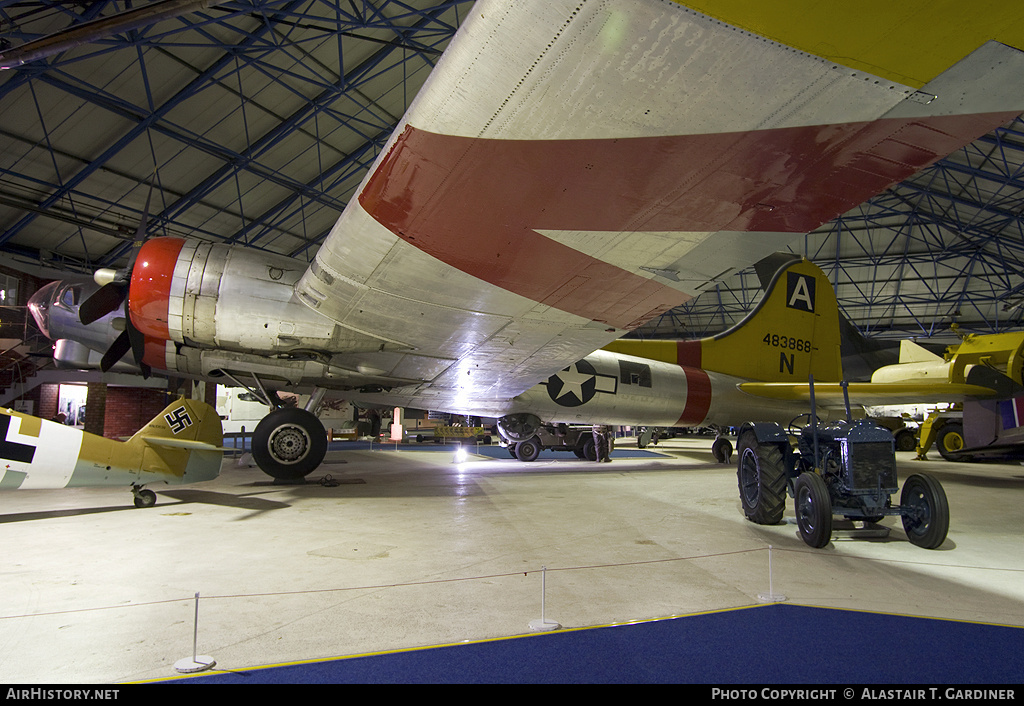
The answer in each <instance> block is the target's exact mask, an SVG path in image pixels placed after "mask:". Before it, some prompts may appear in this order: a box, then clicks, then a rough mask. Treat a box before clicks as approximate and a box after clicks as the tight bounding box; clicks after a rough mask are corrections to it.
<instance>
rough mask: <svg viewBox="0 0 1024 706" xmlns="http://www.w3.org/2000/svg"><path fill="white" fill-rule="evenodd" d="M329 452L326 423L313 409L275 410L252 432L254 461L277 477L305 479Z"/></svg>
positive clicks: (294, 479)
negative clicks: (308, 410)
mask: <svg viewBox="0 0 1024 706" xmlns="http://www.w3.org/2000/svg"><path fill="white" fill-rule="evenodd" d="M326 453H327V430H326V429H324V425H323V424H321V423H320V420H319V419H317V417H316V415H315V414H313V413H312V412H307V411H306V410H304V409H298V408H296V407H285V408H282V409H275V410H274V411H272V412H271V413H270V414H268V415H267V416H265V417H264V418H263V419H262V420H260V423H259V424H257V425H256V430H255V431H254V432H253V435H252V457H253V460H254V461H256V465H258V466H259V467H260V469H261V470H262V471H263V472H264V473H266V474H267V475H269V476H271V477H272V478H276V479H277V480H288V481H298V480H302V479H303V478H305V477H306V476H307V475H309V474H310V473H311V472H313V470H314V469H316V467H317V466H319V465H320V462H321V461H323V460H324V455H325V454H326Z"/></svg>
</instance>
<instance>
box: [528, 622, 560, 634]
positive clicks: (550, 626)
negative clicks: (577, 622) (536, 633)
mask: <svg viewBox="0 0 1024 706" xmlns="http://www.w3.org/2000/svg"><path fill="white" fill-rule="evenodd" d="M560 627H562V626H561V625H559V624H558V623H556V622H555V621H554V620H544V619H538V620H531V621H530V629H531V630H541V631H543V632H547V631H548V630H558V629H559V628H560Z"/></svg>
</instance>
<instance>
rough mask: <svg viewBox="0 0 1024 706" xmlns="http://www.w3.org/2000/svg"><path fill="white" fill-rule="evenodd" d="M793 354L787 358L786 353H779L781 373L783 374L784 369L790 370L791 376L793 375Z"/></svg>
mask: <svg viewBox="0 0 1024 706" xmlns="http://www.w3.org/2000/svg"><path fill="white" fill-rule="evenodd" d="M794 355H795V354H793V353H790V354H789V356H788V357H787V356H786V354H785V353H779V372H780V373H781V372H783V369H785V370H788V371H789V374H790V375H792V374H793V360H794Z"/></svg>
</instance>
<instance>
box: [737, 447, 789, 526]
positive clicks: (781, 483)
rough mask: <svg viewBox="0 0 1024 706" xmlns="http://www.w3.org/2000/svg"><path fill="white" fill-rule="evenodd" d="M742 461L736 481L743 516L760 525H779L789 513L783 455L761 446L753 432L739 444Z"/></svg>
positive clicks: (778, 451)
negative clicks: (786, 510) (784, 514)
mask: <svg viewBox="0 0 1024 706" xmlns="http://www.w3.org/2000/svg"><path fill="white" fill-rule="evenodd" d="M739 447H740V459H739V464H738V467H737V470H736V477H737V481H738V483H739V489H740V502H741V503H742V505H743V514H744V515H745V516H746V518H747V519H748V520H750V521H751V522H755V523H757V524H759V525H777V524H778V523H779V522H781V521H782V513H783V512H784V511H785V509H786V472H785V468H784V466H783V464H782V451H780V450H779V448H778V446H776V445H774V444H760V443H758V441H757V437H756V436H755V434H754V432H752V431H748V432H745V433H744V434H743V436H742V437H741V438H740V440H739Z"/></svg>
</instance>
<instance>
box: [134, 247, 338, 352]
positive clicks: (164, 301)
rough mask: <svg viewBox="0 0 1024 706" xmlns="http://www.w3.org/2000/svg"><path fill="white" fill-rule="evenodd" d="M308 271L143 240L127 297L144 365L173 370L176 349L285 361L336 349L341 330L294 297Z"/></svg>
mask: <svg viewBox="0 0 1024 706" xmlns="http://www.w3.org/2000/svg"><path fill="white" fill-rule="evenodd" d="M304 269H305V267H304V266H303V265H301V264H298V263H296V262H295V261H293V260H291V259H289V258H287V257H284V256H280V255H273V254H269V253H264V252H259V251H255V250H252V249H249V248H238V247H231V246H227V245H219V244H213V243H206V242H201V241H196V240H185V239H182V238H154V239H152V240H149V241H146V243H144V244H143V246H142V248H141V249H140V251H139V255H138V257H137V258H136V263H135V268H134V269H133V271H132V277H131V285H130V288H129V294H128V307H129V311H130V313H131V318H132V324H133V325H134V326H135V327H136V328H137V329H138V330H139V331H141V332H142V334H143V335H144V336H145V339H146V353H145V357H144V358H143V360H144V361H145V362H146V363H148V364H149V365H152V366H154V367H158V368H162V369H169V370H173V369H174V365H173V364H170V360H171V358H170V356H171V355H172V354H173V352H174V346H173V344H175V343H176V344H185V345H188V346H199V347H210V348H218V349H222V350H229V351H239V352H247V353H258V354H262V355H280V354H290V353H296V352H304V353H309V352H316V351H331V350H336V346H335V344H336V341H337V338H338V327H337V326H336V325H335V323H334V322H333V321H330V320H329V319H327V318H325V317H323V316H321V315H320V314H317V313H316V312H314V311H312V310H311V309H309V308H308V307H306V306H305V305H303V304H302V303H300V302H299V301H298V300H297V299H295V298H294V297H293V285H294V283H295V281H296V280H297V279H298V278H299V276H300V275H301V274H302V272H303V271H304Z"/></svg>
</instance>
